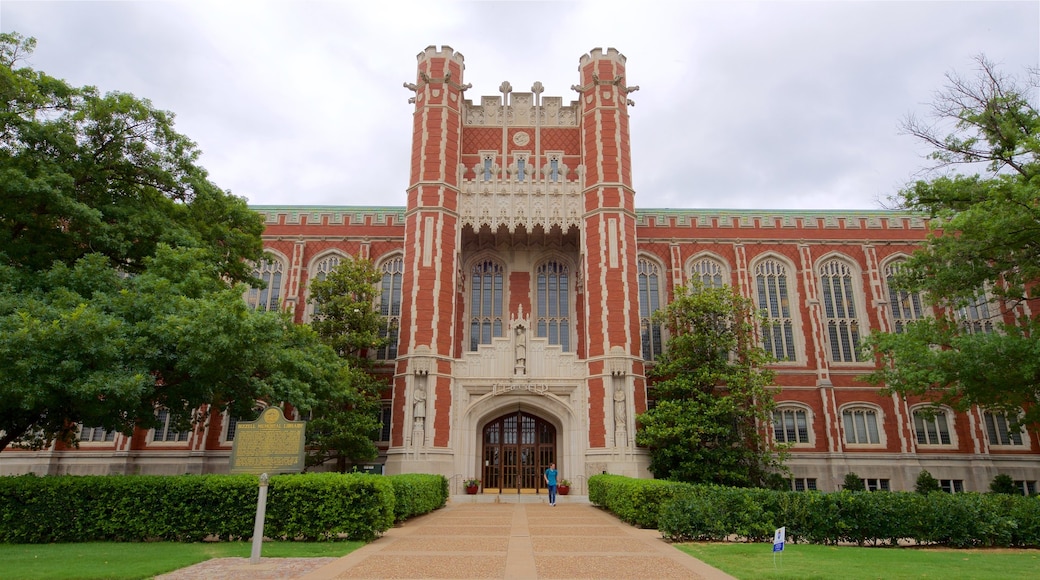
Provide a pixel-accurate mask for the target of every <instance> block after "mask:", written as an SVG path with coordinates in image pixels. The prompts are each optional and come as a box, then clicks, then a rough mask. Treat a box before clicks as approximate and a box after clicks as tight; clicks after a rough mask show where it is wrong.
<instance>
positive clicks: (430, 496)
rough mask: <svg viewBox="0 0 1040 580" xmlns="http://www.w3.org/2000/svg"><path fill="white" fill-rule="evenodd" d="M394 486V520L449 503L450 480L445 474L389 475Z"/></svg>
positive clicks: (398, 520) (397, 520)
mask: <svg viewBox="0 0 1040 580" xmlns="http://www.w3.org/2000/svg"><path fill="white" fill-rule="evenodd" d="M387 479H389V480H390V483H391V484H392V485H393V486H394V497H395V498H396V499H397V501H396V503H395V504H394V521H395V522H403V521H404V520H407V519H408V518H410V517H413V516H419V515H422V514H425V513H429V512H432V511H433V510H435V509H437V508H442V507H444V504H446V503H448V480H447V479H446V478H445V477H444V476H443V475H427V474H423V473H403V474H401V475H390V476H387Z"/></svg>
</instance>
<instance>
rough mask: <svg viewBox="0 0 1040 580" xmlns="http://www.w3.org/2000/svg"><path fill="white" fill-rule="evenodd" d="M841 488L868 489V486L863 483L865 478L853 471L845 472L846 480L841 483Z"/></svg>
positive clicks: (850, 489) (851, 489) (849, 489)
mask: <svg viewBox="0 0 1040 580" xmlns="http://www.w3.org/2000/svg"><path fill="white" fill-rule="evenodd" d="M841 488H842V489H844V490H846V491H867V486H866V485H864V484H863V480H862V479H860V478H859V476H858V475H856V474H855V473H854V472H851V471H850V472H848V473H846V474H845V482H844V483H842V484H841Z"/></svg>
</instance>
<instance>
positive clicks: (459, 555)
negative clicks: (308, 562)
mask: <svg viewBox="0 0 1040 580" xmlns="http://www.w3.org/2000/svg"><path fill="white" fill-rule="evenodd" d="M532 499H533V498H532ZM568 500H570V501H569V503H568ZM536 501H537V503H530V502H521V503H486V502H483V501H479V502H478V501H475V500H474V501H466V500H465V499H464V498H459V501H454V500H453V501H452V502H449V504H448V505H447V507H444V508H442V509H439V510H437V511H436V512H434V513H432V514H428V515H425V516H421V517H418V518H415V519H413V520H409V521H407V522H405V523H404V524H403V525H402V526H400V527H397V528H394V529H392V530H389V531H387V532H386V533H385V534H384V535H383V536H382V537H381V538H379V539H378V540H376V541H374V542H372V543H371V544H368V545H366V546H364V547H362V548H360V549H358V550H355V551H354V552H351V553H350V554H348V555H347V556H344V557H342V558H339V559H337V560H335V561H333V562H331V563H330V564H327V565H325V566H323V567H322V568H319V569H317V570H315V571H313V572H311V573H309V574H306V575H304V576H302V577H301V578H303V579H305V580H331V579H334V578H508V579H533V578H640V579H643V578H704V579H708V580H722V579H730V578H732V577H731V576H729V575H727V574H725V573H723V572H721V571H720V570H717V569H715V568H712V567H711V566H708V565H707V564H705V563H703V562H701V561H700V560H697V559H696V558H693V557H691V556H688V555H686V554H684V553H683V552H680V551H679V550H678V549H676V548H674V547H672V546H671V545H669V544H667V543H665V542H664V541H663V540H662V539H661V537H660V534H659V533H658V532H657V531H656V530H640V529H637V528H634V527H632V526H629V525H628V524H625V523H623V522H621V521H620V520H618V519H617V518H615V517H614V516H613V515H611V514H609V513H607V512H605V511H602V510H600V509H598V508H595V507H592V506H591V505H589V504H588V503H587V500H585V499H584V498H573V499H570V498H561V499H560V501H559V502H558V504H557V506H556V507H551V506H549V505H547V504H545V503H543V502H544V500H536Z"/></svg>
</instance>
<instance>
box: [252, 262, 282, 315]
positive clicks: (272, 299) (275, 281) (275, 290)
mask: <svg viewBox="0 0 1040 580" xmlns="http://www.w3.org/2000/svg"><path fill="white" fill-rule="evenodd" d="M282 268H283V266H282V262H281V261H280V260H277V259H276V260H273V261H269V260H263V261H261V262H260V263H258V264H256V266H255V267H254V268H253V277H254V278H259V279H260V280H262V281H263V282H264V284H265V285H266V288H263V289H261V288H250V289H249V291H248V292H246V303H247V304H249V307H250V308H252V309H253V310H278V301H279V298H281V293H282Z"/></svg>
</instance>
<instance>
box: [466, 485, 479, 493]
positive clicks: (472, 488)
mask: <svg viewBox="0 0 1040 580" xmlns="http://www.w3.org/2000/svg"><path fill="white" fill-rule="evenodd" d="M479 490H480V486H478V485H467V486H466V493H468V494H469V495H475V494H476V493H477V491H479Z"/></svg>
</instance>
